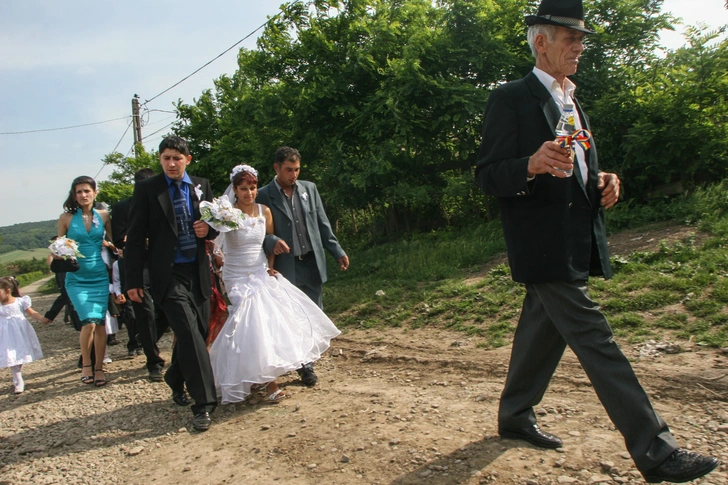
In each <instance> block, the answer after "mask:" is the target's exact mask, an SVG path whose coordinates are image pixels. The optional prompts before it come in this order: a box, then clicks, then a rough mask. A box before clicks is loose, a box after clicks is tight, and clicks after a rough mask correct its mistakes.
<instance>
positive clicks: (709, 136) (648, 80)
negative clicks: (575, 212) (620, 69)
mask: <svg viewBox="0 0 728 485" xmlns="http://www.w3.org/2000/svg"><path fill="white" fill-rule="evenodd" d="M720 34H721V32H720V31H716V32H707V31H705V30H703V29H699V28H688V30H687V35H688V44H687V45H685V46H683V47H681V48H680V49H677V50H676V51H674V52H668V53H667V55H666V57H665V58H663V59H658V60H655V61H653V63H652V65H651V66H649V68H648V69H644V70H642V71H640V72H634V78H633V80H632V81H631V82H630V84H629V85H627V86H626V88H625V89H623V90H621V91H617V92H614V93H612V94H610V95H607V96H604V97H603V98H601V99H600V100H599V101H598V102H597V106H598V109H597V112H598V113H600V115H601V116H602V117H603V118H605V121H606V123H599V124H598V126H599V133H600V134H602V133H605V132H609V133H610V136H609V138H608V141H609V144H608V145H607V150H608V153H609V156H610V160H611V161H610V164H611V165H610V168H614V169H615V170H617V171H619V173H620V175H621V177H622V179H623V182H624V185H625V188H626V189H627V194H628V195H629V196H631V197H641V196H643V194H645V193H646V192H648V191H650V190H653V189H655V188H656V187H658V186H660V185H662V184H667V183H672V182H682V184H683V186H684V187H685V188H689V187H691V186H693V185H694V184H697V183H703V182H713V181H718V180H720V179H722V178H723V177H725V176H726V175H727V171H726V168H727V167H728V163H727V162H728V104H727V103H726V100H727V98H728V78H727V77H726V75H725V73H726V72H727V71H728V41H726V40H722V41H719V42H718V41H717V40H718V39H719V37H720ZM594 123H595V125H597V123H598V122H597V121H596V120H595V122H594ZM599 140H601V138H600V139H599ZM600 143H601V142H600ZM602 145H603V144H600V145H599V147H600V148H599V149H600V159H601V154H602Z"/></svg>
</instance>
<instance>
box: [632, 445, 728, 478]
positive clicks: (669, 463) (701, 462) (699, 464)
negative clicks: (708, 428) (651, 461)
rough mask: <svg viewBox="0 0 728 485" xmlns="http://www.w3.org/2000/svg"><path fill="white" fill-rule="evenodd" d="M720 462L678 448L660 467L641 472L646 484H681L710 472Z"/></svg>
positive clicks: (710, 457)
mask: <svg viewBox="0 0 728 485" xmlns="http://www.w3.org/2000/svg"><path fill="white" fill-rule="evenodd" d="M718 464H720V462H719V461H718V460H716V459H715V458H713V457H712V456H705V455H701V454H700V453H693V452H692V451H687V450H683V449H682V448H678V449H677V450H675V451H673V452H672V453H671V454H670V456H668V457H667V460H665V461H663V462H662V463H661V464H660V466H657V467H655V468H653V469H652V470H648V471H646V472H642V476H644V477H645V481H646V482H647V483H661V482H672V483H683V482H689V481H691V480H695V479H696V478H700V477H702V476H703V475H707V474H708V473H710V472H712V471H713V470H714V469H715V467H717V466H718Z"/></svg>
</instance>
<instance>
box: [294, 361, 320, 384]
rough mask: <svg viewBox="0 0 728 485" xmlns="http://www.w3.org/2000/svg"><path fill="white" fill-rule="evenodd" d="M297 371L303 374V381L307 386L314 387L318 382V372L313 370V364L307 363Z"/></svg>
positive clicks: (300, 374)
mask: <svg viewBox="0 0 728 485" xmlns="http://www.w3.org/2000/svg"><path fill="white" fill-rule="evenodd" d="M296 372H298V375H299V376H301V382H303V384H304V385H305V386H308V387H313V386H315V385H316V383H317V382H318V377H316V374H315V373H314V371H313V364H312V363H311V364H306V365H304V366H303V367H301V368H300V369H297V370H296Z"/></svg>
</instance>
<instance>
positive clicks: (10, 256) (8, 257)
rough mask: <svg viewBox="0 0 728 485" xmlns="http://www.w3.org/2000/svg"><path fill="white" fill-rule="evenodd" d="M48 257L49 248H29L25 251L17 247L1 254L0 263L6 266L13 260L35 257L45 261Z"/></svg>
mask: <svg viewBox="0 0 728 485" xmlns="http://www.w3.org/2000/svg"><path fill="white" fill-rule="evenodd" d="M47 257H48V248H39V249H27V250H25V251H21V250H19V249H16V250H14V251H10V252H7V253H2V254H0V265H3V266H4V265H6V264H7V263H9V262H11V261H23V260H26V259H33V258H35V259H39V260H41V261H45V260H46V258H47Z"/></svg>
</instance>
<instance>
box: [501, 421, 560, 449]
mask: <svg viewBox="0 0 728 485" xmlns="http://www.w3.org/2000/svg"><path fill="white" fill-rule="evenodd" d="M498 434H499V435H500V436H501V438H506V439H509V440H526V441H528V442H529V443H531V444H532V445H534V446H538V447H539V448H549V449H554V448H561V447H562V446H563V444H564V443H563V442H562V441H561V439H560V438H559V437H558V436H554V435H552V434H548V433H544V432H543V431H541V428H539V427H538V425H537V424H534V425H533V426H529V427H528V428H521V429H499V430H498Z"/></svg>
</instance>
